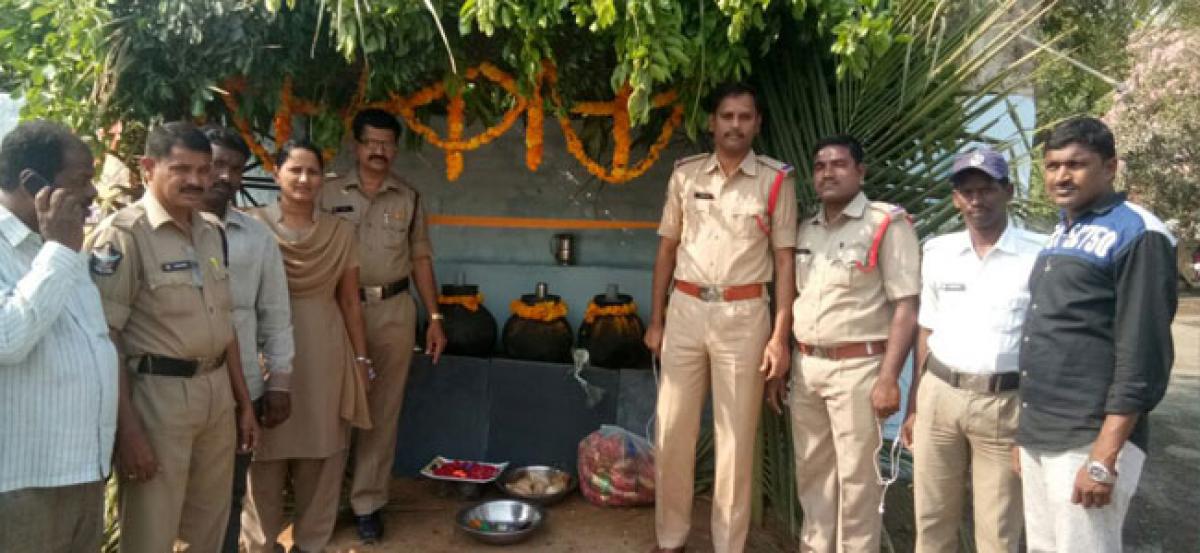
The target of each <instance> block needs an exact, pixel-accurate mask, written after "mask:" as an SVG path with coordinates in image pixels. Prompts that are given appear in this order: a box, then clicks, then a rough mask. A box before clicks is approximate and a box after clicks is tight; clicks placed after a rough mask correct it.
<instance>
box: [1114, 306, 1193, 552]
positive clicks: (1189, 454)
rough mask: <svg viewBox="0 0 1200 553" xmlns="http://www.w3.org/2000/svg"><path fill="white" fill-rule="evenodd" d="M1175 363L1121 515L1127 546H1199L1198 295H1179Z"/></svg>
mask: <svg viewBox="0 0 1200 553" xmlns="http://www.w3.org/2000/svg"><path fill="white" fill-rule="evenodd" d="M1173 330H1174V334H1175V368H1174V370H1173V371H1172V373H1171V385H1170V387H1169V388H1167V396H1166V398H1165V399H1163V402H1162V403H1161V404H1160V405H1159V406H1158V409H1156V410H1155V411H1154V412H1152V413H1150V454H1149V456H1148V458H1147V461H1146V466H1145V468H1144V469H1143V472H1142V481H1141V485H1140V486H1139V487H1138V493H1137V495H1136V496H1134V500H1133V505H1132V506H1130V509H1129V517H1128V518H1127V520H1126V521H1125V543H1126V544H1127V545H1128V547H1127V548H1126V550H1127V551H1131V552H1133V553H1152V552H1153V553H1157V552H1160V551H1161V552H1167V553H1174V552H1177V551H1178V552H1186V553H1195V552H1198V551H1200V519H1198V516H1200V296H1192V297H1187V298H1184V299H1182V300H1181V301H1180V306H1179V314H1178V315H1177V316H1176V317H1175V325H1174V328H1173Z"/></svg>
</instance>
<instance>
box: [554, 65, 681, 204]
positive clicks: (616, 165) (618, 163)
mask: <svg viewBox="0 0 1200 553" xmlns="http://www.w3.org/2000/svg"><path fill="white" fill-rule="evenodd" d="M543 67H544V69H545V72H546V80H547V82H548V83H549V84H550V87H551V88H550V97H551V99H552V100H553V101H554V104H555V105H556V106H557V107H558V112H559V115H558V126H559V127H560V128H561V129H562V132H563V137H564V138H566V141H567V151H568V152H569V153H570V154H571V155H572V156H574V157H575V159H576V160H577V161H579V163H581V164H583V166H584V168H586V169H587V171H588V172H589V173H591V174H592V175H593V176H595V177H596V178H598V179H600V180H603V181H605V182H607V183H610V184H624V183H626V182H629V181H631V180H633V179H635V178H638V177H640V176H642V175H643V174H645V173H646V171H648V170H649V169H650V167H651V166H653V165H654V164H655V163H656V162H657V161H658V158H659V156H661V155H662V151H663V150H664V149H665V148H666V147H667V144H668V143H669V142H670V140H671V135H672V134H673V133H674V132H675V128H676V127H678V126H679V124H680V123H681V122H682V121H683V106H680V105H678V104H676V105H675V108H674V109H673V110H672V111H671V115H670V116H669V117H667V120H666V122H664V123H663V127H662V130H661V131H660V132H659V134H658V139H657V140H656V141H655V142H654V144H651V145H650V148H649V150H648V151H647V152H646V157H645V158H643V159H642V161H640V162H638V164H637V165H635V166H633V168H632V169H629V168H626V165H627V164H628V163H629V149H630V146H631V144H632V139H631V138H630V136H629V94H631V91H630V90H629V88H628V86H626V87H622V89H621V92H619V93H618V94H617V98H615V99H614V100H613V101H610V102H579V103H577V104H575V105H574V106H573V107H572V108H571V110H570V111H571V113H577V114H580V115H584V116H606V115H607V116H611V117H612V118H613V167H612V169H611V170H610V169H607V168H605V167H604V166H602V165H600V164H599V163H596V161H594V160H593V159H592V158H590V157H588V155H587V151H586V150H584V148H583V141H582V140H580V138H579V135H578V134H576V133H575V129H574V127H572V126H571V119H570V117H568V116H567V111H566V110H565V109H563V102H562V98H560V97H559V95H558V87H557V84H558V73H557V71H556V70H555V68H554V66H553V65H552V64H550V63H549V62H547V63H545V64H544V65H543ZM676 99H677V95H676V94H675V92H674V91H667V92H663V93H660V94H658V95H656V96H654V98H653V99H651V105H652V106H654V107H655V108H662V107H666V106H668V105H670V104H673V103H675V101H676Z"/></svg>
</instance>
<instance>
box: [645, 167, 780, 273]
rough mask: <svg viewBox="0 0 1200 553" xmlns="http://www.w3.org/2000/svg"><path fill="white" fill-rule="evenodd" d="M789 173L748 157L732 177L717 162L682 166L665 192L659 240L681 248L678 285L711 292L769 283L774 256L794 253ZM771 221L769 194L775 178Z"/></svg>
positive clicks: (674, 174)
mask: <svg viewBox="0 0 1200 553" xmlns="http://www.w3.org/2000/svg"><path fill="white" fill-rule="evenodd" d="M791 171H792V168H791V166H789V165H787V164H785V163H782V162H779V161H776V160H774V159H771V158H769V157H766V156H759V155H755V153H754V152H750V153H748V154H747V155H746V157H745V159H743V160H742V163H741V164H740V165H738V167H737V169H736V170H735V171H734V172H733V174H732V175H729V176H728V177H727V176H725V175H724V174H723V172H722V171H721V167H720V164H719V163H718V162H717V156H716V154H700V155H695V156H691V157H687V158H684V159H681V160H679V161H678V162H676V164H675V171H674V172H673V173H671V181H670V182H669V183H668V184H667V201H666V205H664V206H663V215H662V221H661V222H660V223H659V227H658V234H659V235H660V236H664V237H666V238H672V239H675V240H679V249H678V254H677V257H676V261H675V275H674V276H675V279H676V280H684V281H688V282H692V283H695V284H701V285H710V286H738V285H742V284H755V283H760V282H769V281H770V280H771V278H772V275H773V274H774V272H775V258H774V255H773V250H777V249H783V248H791V247H795V245H796V190H795V181H794V179H793V178H792V176H791ZM781 172H782V173H783V174H784V175H786V176H785V178H784V179H783V182H782V183H781V185H780V187H779V196H778V198H777V199H776V202H775V212H774V214H773V216H771V217H770V218H768V216H767V204H768V200H769V196H770V194H771V187H772V184H773V183H774V181H775V179H776V178H777V176H778V175H779V174H780V173H781Z"/></svg>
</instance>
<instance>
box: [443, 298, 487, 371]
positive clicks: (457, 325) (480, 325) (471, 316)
mask: <svg viewBox="0 0 1200 553" xmlns="http://www.w3.org/2000/svg"><path fill="white" fill-rule="evenodd" d="M477 294H479V287H478V286H476V285H473V284H446V285H443V286H442V296H441V298H439V300H438V309H439V310H440V311H441V312H442V314H443V315H445V316H446V319H445V320H444V321H442V326H443V327H444V328H445V330H446V353H448V354H450V355H467V356H471V357H489V356H491V355H492V349H493V348H494V347H495V345H496V317H494V316H492V312H491V311H488V308H487V307H484V306H483V304H482V303H481V304H479V308H478V309H476V310H474V311H472V310H471V309H469V308H467V307H466V306H464V305H461V304H459V303H455V302H453V301H449V302H445V303H443V301H442V299H454V298H474V297H475V296H476V295H477Z"/></svg>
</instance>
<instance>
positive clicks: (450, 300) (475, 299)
mask: <svg viewBox="0 0 1200 553" xmlns="http://www.w3.org/2000/svg"><path fill="white" fill-rule="evenodd" d="M437 302H438V305H459V306H462V307H463V308H464V309H466V310H467V311H470V312H472V313H474V312H476V311H479V306H480V305H483V294H482V293H479V294H471V295H453V296H445V295H439V296H438V299H437Z"/></svg>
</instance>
